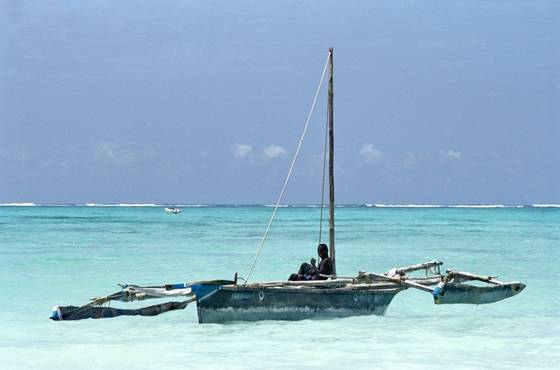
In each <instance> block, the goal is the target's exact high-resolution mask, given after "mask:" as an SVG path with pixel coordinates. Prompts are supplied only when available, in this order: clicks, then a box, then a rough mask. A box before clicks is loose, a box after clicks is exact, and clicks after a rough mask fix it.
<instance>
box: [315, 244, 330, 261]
mask: <svg viewBox="0 0 560 370" xmlns="http://www.w3.org/2000/svg"><path fill="white" fill-rule="evenodd" d="M317 254H318V255H319V257H320V258H326V257H328V256H329V247H327V245H326V244H319V246H318V247H317Z"/></svg>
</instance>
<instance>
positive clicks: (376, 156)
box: [360, 144, 383, 162]
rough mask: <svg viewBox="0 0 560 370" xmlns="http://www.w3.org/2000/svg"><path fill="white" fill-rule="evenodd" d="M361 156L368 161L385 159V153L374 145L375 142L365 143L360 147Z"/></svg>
mask: <svg viewBox="0 0 560 370" xmlns="http://www.w3.org/2000/svg"><path fill="white" fill-rule="evenodd" d="M360 156H361V157H362V158H363V159H364V160H365V161H366V162H379V161H381V160H382V159H383V153H381V152H380V151H379V149H376V148H374V147H373V144H364V145H362V147H361V148H360Z"/></svg>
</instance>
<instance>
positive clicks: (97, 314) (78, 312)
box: [51, 296, 196, 321]
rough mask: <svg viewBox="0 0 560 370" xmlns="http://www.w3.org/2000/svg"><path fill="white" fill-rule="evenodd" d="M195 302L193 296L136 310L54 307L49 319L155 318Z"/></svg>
mask: <svg viewBox="0 0 560 370" xmlns="http://www.w3.org/2000/svg"><path fill="white" fill-rule="evenodd" d="M194 300H196V298H195V297H194V296H193V297H192V298H189V299H187V300H185V301H183V302H166V303H161V304H156V305H152V306H148V307H142V308H136V309H122V308H113V307H98V306H97V307H95V306H94V307H91V306H88V307H77V306H62V307H61V306H56V307H55V308H54V309H53V313H52V315H51V319H52V320H55V321H60V320H83V319H105V318H110V317H117V316H157V315H159V314H162V313H165V312H169V311H174V310H182V309H184V308H185V307H187V305H188V304H189V303H191V302H193V301H194Z"/></svg>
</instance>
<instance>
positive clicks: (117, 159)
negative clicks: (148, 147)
mask: <svg viewBox="0 0 560 370" xmlns="http://www.w3.org/2000/svg"><path fill="white" fill-rule="evenodd" d="M95 158H97V159H101V160H108V161H111V162H113V163H116V164H120V165H129V164H131V163H133V162H134V161H135V160H136V154H135V153H134V152H133V151H132V150H128V149H124V148H122V147H120V146H119V145H117V144H113V143H99V144H97V146H96V148H95Z"/></svg>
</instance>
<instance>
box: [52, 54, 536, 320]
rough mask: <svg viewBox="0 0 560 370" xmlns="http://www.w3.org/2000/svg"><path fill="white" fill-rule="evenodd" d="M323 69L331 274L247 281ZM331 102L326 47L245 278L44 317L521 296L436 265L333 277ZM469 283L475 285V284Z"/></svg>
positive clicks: (366, 308) (353, 310)
mask: <svg viewBox="0 0 560 370" xmlns="http://www.w3.org/2000/svg"><path fill="white" fill-rule="evenodd" d="M327 68H328V70H329V86H328V104H327V133H328V135H326V136H325V138H326V139H325V149H324V157H323V158H324V163H323V189H324V185H325V175H324V169H325V165H326V157H327V155H326V154H327V146H328V154H329V155H328V159H329V163H328V168H329V171H328V174H329V254H330V257H331V260H332V265H333V275H328V276H322V278H324V279H325V280H310V281H280V282H261V283H249V278H250V276H251V273H252V272H253V269H254V267H255V264H256V262H257V259H258V257H259V255H260V252H261V250H262V248H263V246H264V243H265V240H266V237H267V235H268V231H269V230H270V227H271V225H272V221H273V220H274V217H275V215H276V212H277V211H278V207H279V205H280V204H281V201H282V197H283V195H284V191H285V190H286V186H287V184H288V181H289V179H290V175H291V173H292V170H293V168H294V165H295V162H296V160H297V158H298V155H299V152H300V148H301V145H302V143H303V139H304V137H305V134H306V132H307V128H308V125H309V122H310V118H311V115H312V113H313V109H314V107H315V103H316V101H317V96H318V94H319V91H320V88H321V85H322V82H323V79H324V77H325V74H326V70H327ZM333 97H334V93H333V50H332V48H331V49H329V53H328V57H327V63H326V64H325V68H324V69H323V74H322V76H321V81H320V83H319V86H318V88H317V91H316V93H315V98H314V100H313V104H312V106H311V111H310V112H309V115H308V117H307V122H306V124H305V128H304V130H303V134H302V136H301V139H300V141H299V145H298V147H297V150H296V152H295V154H294V157H293V160H292V163H291V165H290V169H289V171H288V176H287V177H286V180H285V181H284V185H283V187H282V191H281V192H280V196H279V198H278V201H277V203H276V207H274V211H273V212H272V215H271V217H270V220H269V222H268V226H267V228H266V231H265V233H264V236H263V238H262V240H261V243H260V246H259V248H258V250H257V253H256V255H255V258H254V260H253V263H252V265H251V267H250V269H249V272H248V274H247V275H246V277H245V278H240V277H239V278H238V276H237V274H235V276H234V278H233V280H211V281H198V282H193V283H183V284H170V285H161V286H139V285H130V284H123V285H121V290H120V291H118V292H116V293H113V294H109V295H107V296H104V297H95V298H92V299H91V301H90V302H89V303H88V304H85V305H83V306H55V307H54V309H53V312H52V315H51V319H52V320H56V321H68V320H81V319H88V318H92V319H100V318H109V317H117V316H155V315H159V314H162V313H164V312H168V311H174V310H180V309H184V308H185V307H187V305H188V304H189V303H193V302H196V305H197V312H198V322H199V323H223V322H228V321H257V320H302V319H309V318H333V317H348V316H360V315H384V314H385V312H386V311H387V308H388V307H389V304H390V303H391V301H392V300H393V298H394V297H395V295H397V294H398V293H399V292H401V291H403V290H406V289H409V288H412V289H419V290H422V291H425V292H427V293H429V294H430V295H431V296H432V297H433V300H434V302H435V303H436V304H438V305H441V304H454V303H465V304H477V305H478V304H487V303H494V302H498V301H501V300H503V299H506V298H510V297H513V296H514V295H516V294H518V293H520V292H521V291H522V290H523V289H524V288H525V284H522V283H519V282H509V283H504V282H501V281H498V280H496V278H497V276H481V275H475V274H471V273H467V272H461V271H455V270H447V271H446V272H445V273H441V271H440V269H441V265H442V264H443V263H442V262H440V261H430V262H425V263H420V264H417V265H413V266H407V267H402V268H393V269H391V270H389V271H388V272H386V273H383V274H378V273H373V272H366V271H360V272H359V273H358V275H357V276H355V277H340V276H337V275H336V259H335V248H334V242H335V237H334V129H333V117H334V116H333ZM327 138H328V141H327ZM327 143H328V145H327ZM322 194H324V192H322ZM320 212H321V217H320V218H321V221H320V223H319V225H320V226H319V242H320V241H321V235H322V232H321V231H322V224H323V222H322V220H323V199H321V207H320ZM422 270H423V271H425V274H424V276H421V277H414V276H413V275H412V273H413V272H415V271H422ZM240 280H241V283H240ZM473 283H478V285H474V284H473ZM481 283H485V285H483V286H481ZM156 298H159V299H176V300H172V301H168V302H165V303H161V304H156V305H151V306H147V307H142V308H136V309H122V308H114V307H110V306H109V304H110V303H111V302H112V301H121V302H133V301H141V300H147V299H156Z"/></svg>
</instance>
